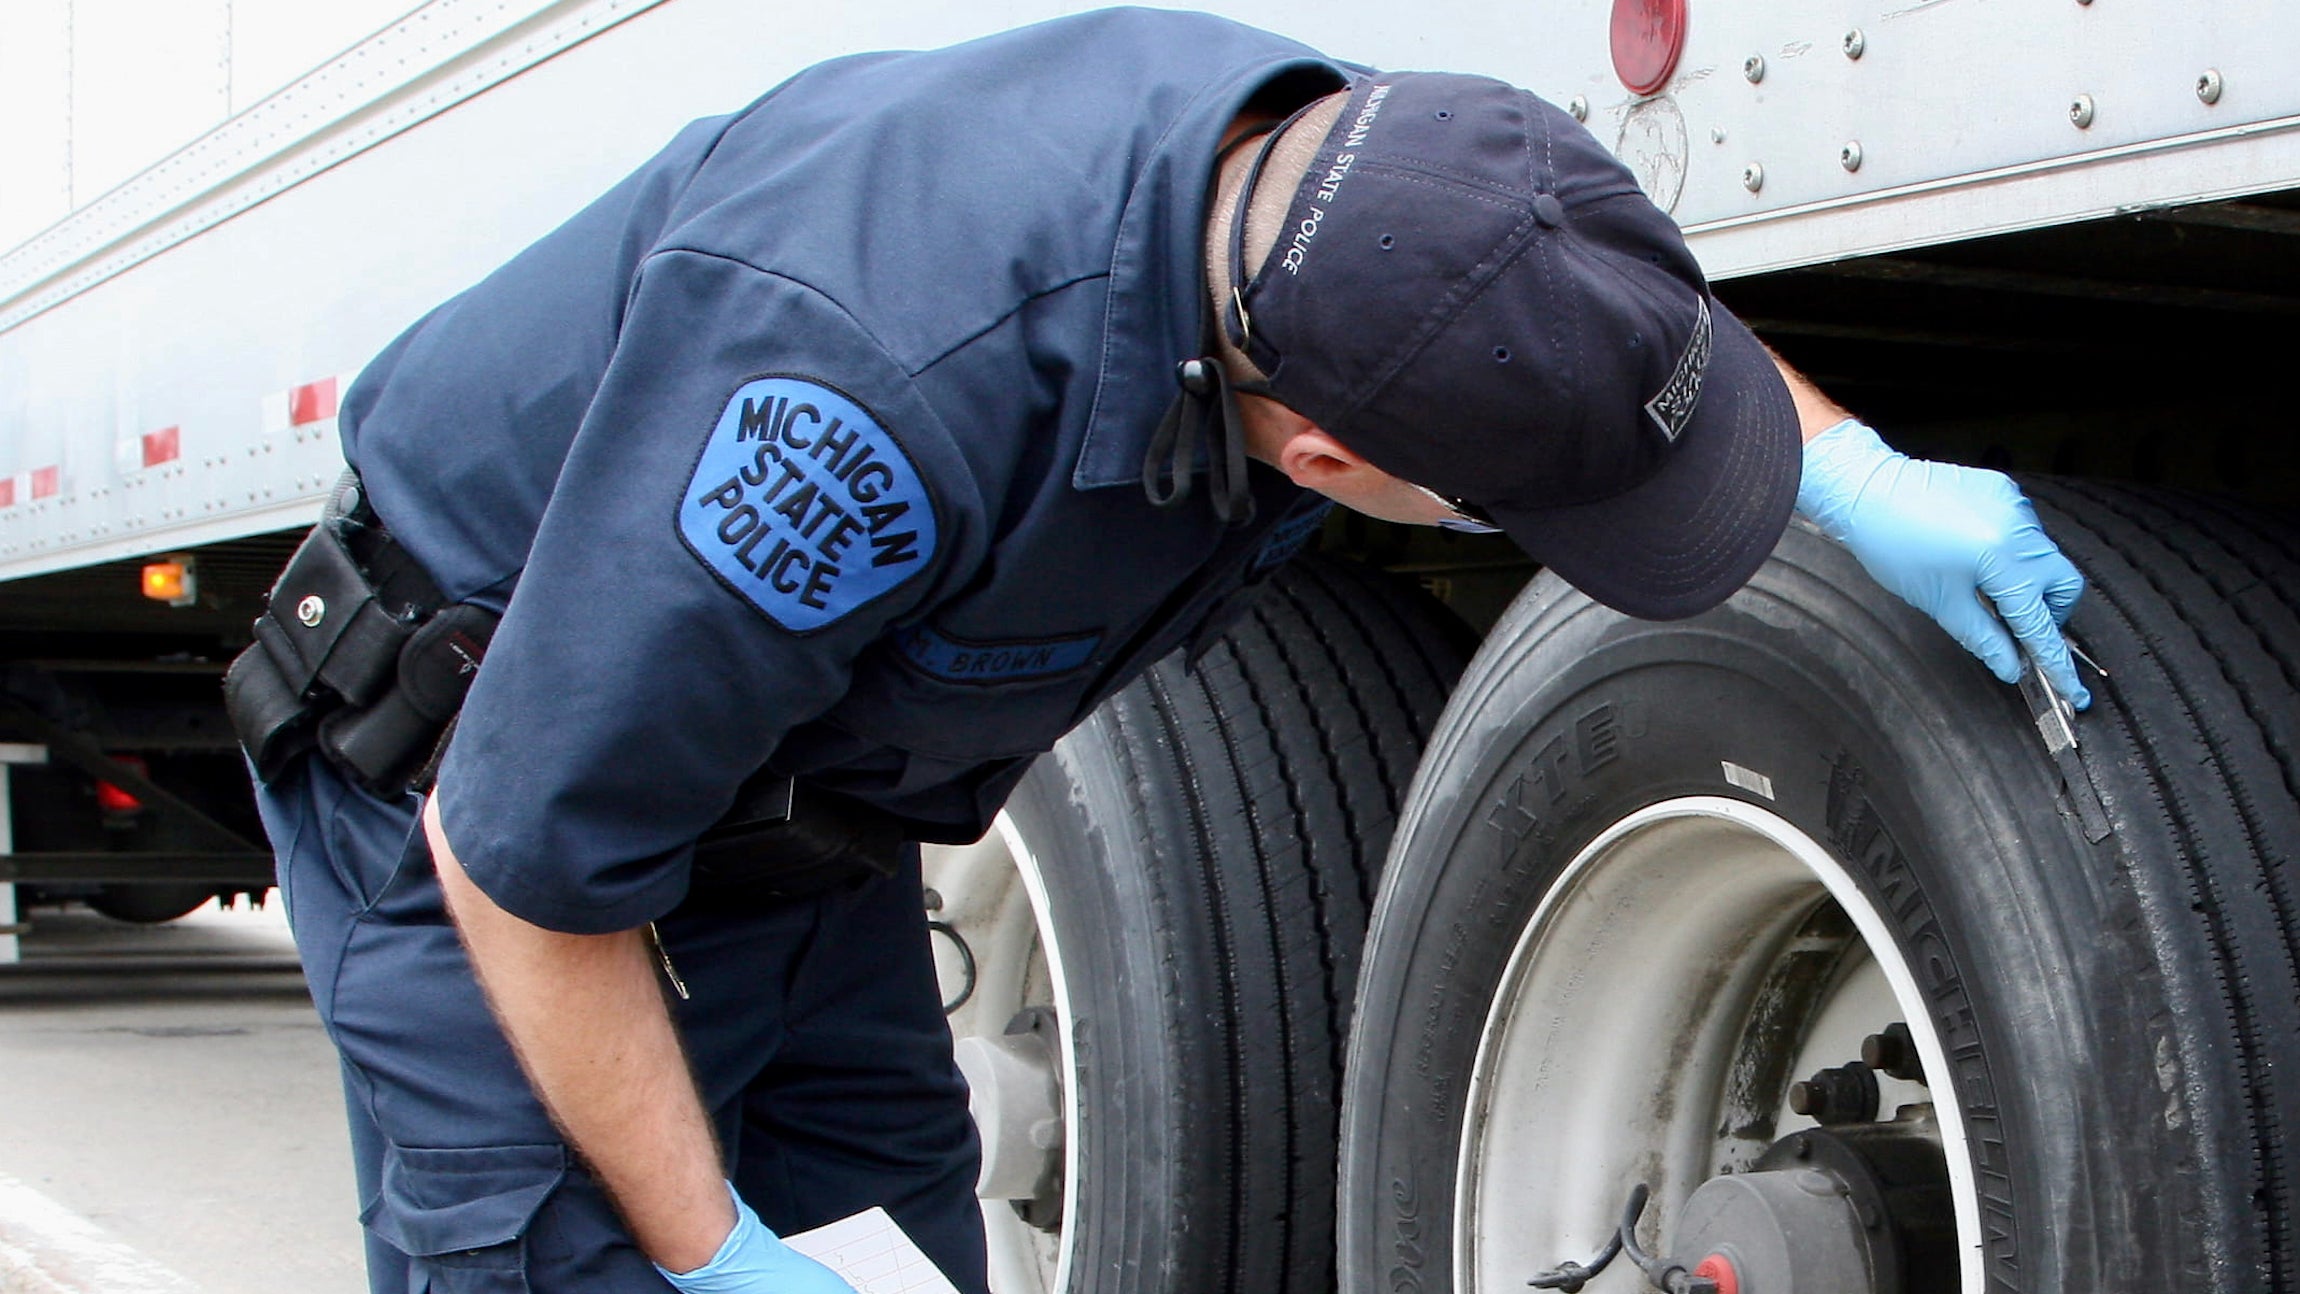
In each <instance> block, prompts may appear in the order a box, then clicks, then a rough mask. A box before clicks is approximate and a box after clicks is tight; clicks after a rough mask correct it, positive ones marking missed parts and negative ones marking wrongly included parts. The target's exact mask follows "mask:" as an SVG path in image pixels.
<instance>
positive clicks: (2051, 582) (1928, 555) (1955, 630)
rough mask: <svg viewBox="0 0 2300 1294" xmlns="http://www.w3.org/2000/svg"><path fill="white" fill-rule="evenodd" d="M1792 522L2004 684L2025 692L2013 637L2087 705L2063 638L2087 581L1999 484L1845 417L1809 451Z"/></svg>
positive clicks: (2025, 505)
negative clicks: (1914, 452)
mask: <svg viewBox="0 0 2300 1294" xmlns="http://www.w3.org/2000/svg"><path fill="white" fill-rule="evenodd" d="M1797 511H1799V512H1801V513H1803V514H1804V515H1805V516H1806V518H1807V519H1809V520H1811V521H1812V522H1813V524H1815V525H1817V526H1819V527H1820V528H1821V533H1822V534H1825V535H1827V536H1828V537H1829V538H1831V539H1834V540H1836V541H1837V542H1838V543H1840V544H1843V545H1844V546H1845V547H1846V548H1847V549H1849V550H1850V551H1851V552H1852V554H1853V556H1855V557H1857V558H1859V559H1860V562H1861V565H1862V566H1864V567H1867V568H1868V571H1869V574H1870V575H1871V576H1873V577H1875V579H1876V581H1877V583H1879V584H1882V585H1884V586H1885V587H1886V588H1887V589H1889V590H1891V591H1892V592H1893V593H1895V594H1898V595H1899V596H1900V598H1901V600H1902V601H1904V602H1907V603H1908V604H1909V605H1910V606H1913V607H1915V608H1917V609H1918V610H1919V611H1922V612H1924V613H1925V614H1927V615H1929V616H1931V617H1932V618H1933V619H1935V620H1938V621H1940V623H1941V627H1942V628H1943V629H1946V630H1948V631H1949V636H1950V637H1952V638H1954V639H1956V640H1957V641H1958V642H1960V643H1963V644H1964V646H1965V649H1966V650H1967V651H1970V652H1971V653H1972V654H1973V655H1975V656H1978V657H1980V658H1981V663H1982V664H1984V665H1986V666H1988V667H1989V669H1990V670H1991V671H1992V672H1994V673H1995V674H1996V676H1997V677H1998V678H2000V679H2003V680H2004V681H2005V682H2007V683H2017V682H2019V681H2020V672H2021V659H2020V649H2019V648H2017V647H2015V646H2014V645H2013V639H2014V638H2015V637H2018V638H2019V639H2020V641H2021V644H2022V646H2025V647H2027V648H2028V652H2029V655H2031V656H2033V657H2035V658H2036V663H2037V668H2038V669H2039V670H2040V671H2042V672H2043V674H2044V676H2045V678H2046V679H2047V680H2048V681H2049V682H2051V684H2052V685H2053V687H2055V688H2057V689H2058V690H2059V691H2060V694H2061V695H2062V696H2065V697H2067V698H2068V699H2069V702H2070V704H2072V705H2074V706H2075V707H2076V708H2077V709H2079V710H2082V709H2084V708H2085V707H2086V706H2089V705H2091V704H2092V693H2090V692H2088V691H2086V690H2085V687H2084V684H2082V683H2079V682H2078V681H2077V678H2076V666H2075V665H2074V664H2073V663H2072V662H2071V661H2070V660H2069V654H2068V642H2067V640H2066V639H2064V638H2062V637H2061V635H2060V626H2061V625H2062V624H2063V623H2065V622H2066V621H2067V620H2068V613H2069V612H2070V611H2073V610H2075V609H2076V600H2077V599H2078V598H2079V597H2082V596H2083V595H2084V576H2083V575H2081V574H2079V573H2078V572H2077V569H2076V566H2075V564H2074V563H2072V562H2070V561H2069V560H2068V558H2066V557H2065V556H2062V555H2061V551H2060V549H2058V548H2057V547H2054V545H2053V542H2052V540H2051V539H2050V538H2048V537H2047V536H2046V535H2045V533H2044V527H2043V526H2041V525H2039V524H2038V523H2037V519H2036V509H2035V508H2034V507H2031V506H2030V504H2029V501H2028V498H2027V496H2025V495H2023V494H2022V493H2021V491H2020V487H2019V486H2017V485H2015V484H2013V482H2012V480H2011V478H2009V477H2007V476H2006V475H2005V474H2004V473H2002V472H1991V471H1988V470H1986V469H1983V468H1977V467H1958V466H1956V465H1955V464H1953V463H1929V462H1926V461H1924V460H1923V459H1917V458H1910V457H1909V456H1908V455H1906V454H1901V453H1896V452H1895V451H1893V450H1892V449H1890V448H1888V447H1887V446H1886V445H1885V442H1883V441H1881V440H1879V439H1877V433H1876V432H1874V431H1871V430H1870V429H1869V428H1868V427H1867V426H1865V425H1863V424H1862V423H1860V422H1858V421H1855V420H1853V419H1850V418H1848V419H1846V420H1845V421H1843V422H1840V423H1838V424H1837V425H1836V426H1834V427H1831V428H1829V429H1828V430H1827V431H1824V432H1822V433H1821V434H1820V435H1818V436H1815V437H1814V438H1813V439H1812V440H1811V441H1809V442H1807V443H1806V445H1805V476H1804V480H1803V482H1802V483H1801V484H1799V485H1798V487H1797ZM1976 590H1978V592H1979V593H1980V594H1982V595H1985V596H1986V597H1987V599H1988V601H1987V602H1985V603H1984V602H1983V601H1982V600H1981V598H1980V597H1979V596H1975V591H1976ZM1992 604H1993V606H1994V608H1995V609H1994V610H1993V611H1992V610H1991V609H1990V608H1991V605H1992ZM1999 616H2002V617H2003V620H2002V621H2001V622H2000V621H1999V620H1998V617H1999ZM2007 626H2010V628H2011V630H2012V632H2011V633H2010V634H2007V633H2006V632H2005V630H2006V628H2007Z"/></svg>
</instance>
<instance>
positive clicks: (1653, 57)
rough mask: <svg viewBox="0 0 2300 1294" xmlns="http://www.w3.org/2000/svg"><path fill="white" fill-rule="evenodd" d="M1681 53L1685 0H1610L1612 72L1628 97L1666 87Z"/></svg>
mask: <svg viewBox="0 0 2300 1294" xmlns="http://www.w3.org/2000/svg"><path fill="white" fill-rule="evenodd" d="M1684 52H1685V0H1613V71H1614V74H1615V75H1616V76H1619V77H1620V78H1621V83H1622V84H1623V85H1626V86H1628V87H1629V91H1630V93H1632V94H1652V93H1653V92H1654V91H1656V90H1659V89H1660V88H1661V87H1662V86H1665V85H1667V84H1669V78H1670V76H1671V75H1673V74H1674V73H1675V72H1676V71H1677V58H1678V55H1680V54H1683V53H1684Z"/></svg>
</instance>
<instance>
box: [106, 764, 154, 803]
mask: <svg viewBox="0 0 2300 1294" xmlns="http://www.w3.org/2000/svg"><path fill="white" fill-rule="evenodd" d="M112 762H113V763H115V764H120V765H123V766H125V767H128V768H132V769H134V770H136V771H137V772H139V773H143V774H145V775H146V776H150V772H149V770H148V768H147V766H146V765H145V763H144V761H143V760H142V759H141V758H140V757H138V756H135V755H114V756H112ZM96 807H97V808H99V809H102V810H103V811H104V812H106V813H137V812H141V811H142V809H143V807H144V802H143V801H142V800H139V799H137V798H136V797H135V796H133V795H130V794H128V793H127V792H126V791H123V790H121V789H120V788H119V787H117V786H114V785H112V784H111V783H110V782H98V783H96Z"/></svg>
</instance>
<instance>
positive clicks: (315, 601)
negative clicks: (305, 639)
mask: <svg viewBox="0 0 2300 1294" xmlns="http://www.w3.org/2000/svg"><path fill="white" fill-rule="evenodd" d="M295 618H296V619H298V620H301V621H303V625H304V628H306V629H316V628H318V627H319V622H320V621H322V620H324V619H326V618H327V603H326V602H325V601H323V600H322V599H321V598H320V595H319V594H317V593H312V594H307V595H305V597H304V600H303V601H301V602H298V603H296V604H295Z"/></svg>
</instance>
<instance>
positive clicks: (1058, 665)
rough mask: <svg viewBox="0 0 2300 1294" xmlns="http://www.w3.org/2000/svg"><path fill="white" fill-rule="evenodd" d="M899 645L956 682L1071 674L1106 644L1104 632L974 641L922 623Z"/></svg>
mask: <svg viewBox="0 0 2300 1294" xmlns="http://www.w3.org/2000/svg"><path fill="white" fill-rule="evenodd" d="M895 645H896V646H897V647H898V648H900V649H901V651H902V658H903V659H904V660H906V661H909V662H910V663H911V664H912V665H914V666H916V667H917V668H918V669H919V671H920V672H921V673H924V674H928V675H931V676H933V677H935V678H939V679H943V680H946V681H948V682H952V683H1008V682H1012V681H1014V680H1016V679H1025V678H1044V677H1046V676H1048V675H1052V674H1066V673H1068V672H1070V671H1071V670H1074V669H1077V668H1079V667H1080V666H1083V665H1086V664H1087V663H1089V662H1091V661H1092V660H1093V659H1094V649H1095V648H1097V647H1099V646H1101V645H1102V635H1101V634H1098V633H1094V634H1078V635H1075V636H1072V637H1068V638H1034V639H1028V640H1025V641H1020V642H969V641H967V640H966V639H964V638H953V637H951V636H950V635H948V634H945V633H942V632H940V631H938V630H934V629H930V628H928V627H927V626H925V625H920V626H918V627H916V628H914V629H910V630H908V631H906V632H905V633H904V634H903V635H902V637H901V638H900V639H899V640H897V642H896V644H895Z"/></svg>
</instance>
